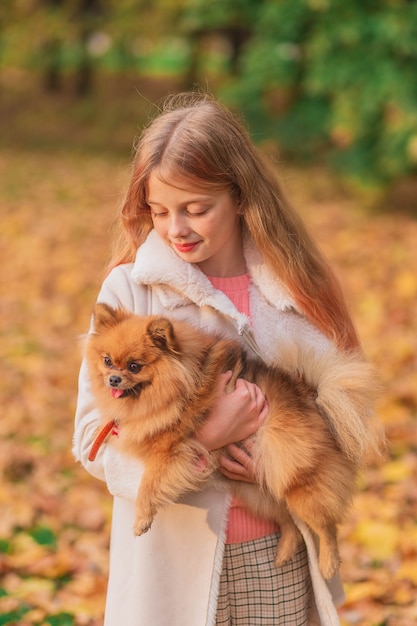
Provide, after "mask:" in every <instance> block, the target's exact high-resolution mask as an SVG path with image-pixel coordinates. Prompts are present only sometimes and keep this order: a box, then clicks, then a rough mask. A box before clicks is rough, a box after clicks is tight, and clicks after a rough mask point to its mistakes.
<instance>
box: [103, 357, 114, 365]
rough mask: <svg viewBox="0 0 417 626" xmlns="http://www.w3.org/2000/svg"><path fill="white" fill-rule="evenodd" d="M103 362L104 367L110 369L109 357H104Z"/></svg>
mask: <svg viewBox="0 0 417 626" xmlns="http://www.w3.org/2000/svg"><path fill="white" fill-rule="evenodd" d="M103 362H104V365H105V366H106V367H111V366H112V365H113V363H112V362H111V358H110V357H109V356H105V357H104V359H103Z"/></svg>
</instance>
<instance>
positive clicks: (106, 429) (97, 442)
mask: <svg viewBox="0 0 417 626" xmlns="http://www.w3.org/2000/svg"><path fill="white" fill-rule="evenodd" d="M110 434H112V435H115V436H116V437H117V436H118V434H119V427H118V425H117V422H116V420H111V422H107V424H106V425H105V426H103V428H102V429H101V430H100V431H99V433H98V435H97V437H96V438H95V439H94V441H93V445H92V446H91V450H90V454H89V455H88V460H89V461H95V459H96V456H97V453H98V451H99V450H100V448H101V446H102V444H103V443H104V442H105V441H106V439H107V437H108V436H109V435H110Z"/></svg>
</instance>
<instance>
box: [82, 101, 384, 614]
mask: <svg viewBox="0 0 417 626" xmlns="http://www.w3.org/2000/svg"><path fill="white" fill-rule="evenodd" d="M121 223H122V234H121V237H120V240H119V242H118V245H117V247H116V249H115V253H114V257H113V260H112V262H111V267H110V270H109V273H108V276H107V278H106V280H105V281H104V284H103V286H102V289H101V292H100V295H99V297H98V300H99V301H101V302H106V303H108V304H110V305H112V306H122V307H124V308H126V309H128V310H131V311H133V312H134V313H137V314H140V315H147V314H154V313H161V314H164V315H168V316H171V317H173V318H179V319H186V320H191V321H192V322H193V323H194V324H196V325H197V326H200V327H201V328H204V329H205V330H208V331H210V330H212V331H213V332H214V331H218V330H221V331H222V332H224V333H226V334H228V335H230V336H232V337H237V338H240V340H241V341H243V343H245V344H248V345H250V344H251V342H253V341H256V344H257V346H258V350H259V349H260V350H261V351H262V354H263V356H264V359H265V360H266V361H267V362H270V363H272V362H273V361H274V359H275V360H276V358H277V355H278V354H279V350H280V345H282V344H283V343H284V342H285V343H286V344H288V342H292V343H296V344H297V346H298V347H299V348H300V349H308V350H311V349H314V350H315V351H316V352H317V353H318V354H319V353H322V352H323V351H325V350H326V349H327V348H329V347H330V346H331V345H332V344H336V345H337V347H338V348H339V349H340V350H350V349H352V348H357V347H358V338H357V335H356V333H355V330H354V327H353V325H352V322H351V319H350V317H349V314H348V312H347V308H346V305H345V302H344V299H343V296H342V294H341V291H340V288H339V285H338V283H337V281H336V279H335V277H334V275H333V273H332V271H331V270H330V269H329V267H328V265H327V263H326V262H325V260H324V259H323V257H322V255H321V254H320V252H319V251H318V249H317V248H316V246H315V245H314V243H313V242H312V241H311V239H310V237H309V235H308V234H307V232H306V229H305V227H304V226H303V224H302V222H301V221H300V219H299V217H298V216H297V214H296V213H295V212H294V210H293V208H292V207H291V205H290V204H289V202H288V201H287V199H286V198H285V196H284V194H283V191H282V189H281V186H280V184H279V182H278V180H277V178H276V173H275V171H274V169H273V168H272V167H271V166H270V165H269V164H268V162H266V160H265V158H264V157H263V156H262V154H261V153H260V152H259V151H258V150H257V149H256V148H255V146H254V145H253V144H252V142H251V140H250V138H249V135H248V133H247V131H246V129H245V128H244V126H243V125H242V124H241V123H240V122H239V121H238V120H237V119H235V117H234V116H233V115H232V114H231V113H230V112H229V111H228V110H227V109H226V108H224V107H223V106H222V105H221V104H220V103H219V102H217V101H216V100H214V99H213V98H211V97H209V96H207V95H204V94H195V93H192V94H182V95H177V96H172V97H170V98H169V99H168V100H167V101H166V103H165V105H164V108H163V110H162V112H161V113H160V115H159V116H158V117H156V118H155V119H154V120H153V121H152V122H151V123H150V124H149V126H148V127H147V128H146V129H145V130H144V131H143V133H142V135H141V137H140V139H139V141H138V144H137V148H136V156H135V159H134V162H133V168H132V176H131V180H130V184H129V186H128V190H127V194H126V198H125V201H124V203H123V206H122V210H121ZM229 377H230V374H229V373H225V374H224V375H223V376H222V377H221V379H220V380H219V383H218V389H217V392H218V393H217V397H218V400H217V405H216V406H215V408H214V409H213V410H212V412H211V414H210V415H209V417H208V419H207V421H206V423H205V425H204V427H203V428H202V429H201V430H200V432H199V435H198V438H199V440H200V441H201V442H202V443H203V444H204V445H205V446H206V447H207V448H208V449H209V450H214V449H217V448H220V447H223V446H226V447H227V451H228V454H227V455H226V454H225V455H224V456H223V457H222V461H221V462H222V471H223V472H224V474H225V475H227V476H228V477H229V478H234V479H237V480H246V481H250V482H254V481H255V480H256V479H255V475H256V468H255V467H253V462H252V459H251V456H250V449H251V444H250V437H251V436H252V435H253V434H254V433H256V431H257V429H258V427H259V425H260V424H261V423H262V421H263V420H264V419H265V417H266V415H267V412H268V406H267V402H266V400H265V398H264V396H263V394H262V392H261V390H260V389H259V388H258V387H257V386H256V385H254V384H251V383H249V382H247V381H244V380H238V382H237V384H236V388H235V390H234V391H233V392H232V393H229V394H227V393H226V391H225V390H226V385H227V382H228V380H229ZM370 410H371V407H370ZM99 420H100V416H99V415H98V412H97V410H96V409H95V407H94V403H93V400H92V396H91V393H90V391H89V382H88V373H87V371H86V368H85V365H82V368H81V373H80V381H79V401H78V407H77V414H76V423H75V437H74V453H75V456H76V458H77V459H78V460H80V461H81V463H82V464H83V465H84V466H85V467H86V469H87V470H88V471H89V472H90V473H91V474H93V475H94V476H96V477H97V478H99V479H101V480H105V481H106V483H107V486H108V488H109V491H110V492H111V493H112V494H113V497H114V512H113V522H112V536H111V552H110V576H109V586H108V595H107V603H106V612H105V625H106V626H119V625H120V624H123V625H124V626H163V625H165V624H168V623H169V624H173V625H175V626H180V625H181V626H214V625H217V626H220V625H229V624H230V625H231V624H233V625H240V626H256V625H258V624H259V625H262V626H269V625H270V626H272V625H274V626H277V625H282V626H291V625H293V626H302V625H307V624H313V623H319V624H323V625H326V626H333V625H335V624H338V623H339V621H338V617H337V611H336V608H335V603H337V602H340V601H341V599H342V596H343V593H342V591H341V586H340V584H339V580H338V578H336V580H333V581H331V583H329V584H326V583H325V581H324V580H323V579H322V578H321V576H320V574H319V571H318V569H317V554H316V550H315V545H314V541H313V539H312V536H311V534H310V532H309V530H308V529H307V528H302V529H301V530H302V533H303V537H304V545H303V546H302V548H301V549H300V550H299V551H298V553H297V554H296V555H295V557H294V558H293V559H292V560H291V561H290V562H289V563H287V564H285V565H284V566H283V567H281V568H277V567H276V566H275V565H274V557H275V552H276V544H277V541H278V540H279V528H278V527H277V526H276V525H275V524H273V523H271V522H269V521H268V520H262V519H256V518H254V517H253V516H252V515H251V514H250V513H249V512H248V511H247V510H246V509H245V508H244V507H243V506H242V505H241V504H240V503H239V502H238V501H235V500H234V501H232V502H231V501H230V500H231V499H230V496H228V495H226V494H224V493H219V492H216V491H214V490H213V489H206V490H205V491H202V492H200V493H191V494H186V495H184V497H183V498H182V499H181V501H180V502H178V503H177V504H175V505H173V506H171V507H168V508H167V509H165V510H164V511H162V512H161V513H159V514H158V515H157V517H156V519H155V521H154V524H153V525H152V528H151V530H150V531H149V532H148V533H147V534H146V535H143V536H141V537H140V538H135V537H134V534H133V531H132V528H133V522H134V499H135V496H136V491H137V487H138V484H139V481H140V476H141V466H140V464H139V463H138V462H137V461H135V460H132V459H130V458H125V457H123V456H122V455H120V454H119V453H118V452H117V451H116V450H115V449H114V447H113V446H111V445H105V446H103V447H102V448H101V450H100V452H99V455H98V457H97V459H96V460H95V461H94V462H89V461H88V454H89V451H90V448H91V444H92V441H93V440H94V437H95V434H96V429H97V426H98V424H99ZM371 438H372V433H371V432H370V434H369V444H370V445H371ZM236 442H240V444H239V445H238V444H237V443H236ZM242 442H243V444H244V445H242ZM362 443H363V442H362ZM366 443H367V442H365V447H366ZM196 471H197V470H196Z"/></svg>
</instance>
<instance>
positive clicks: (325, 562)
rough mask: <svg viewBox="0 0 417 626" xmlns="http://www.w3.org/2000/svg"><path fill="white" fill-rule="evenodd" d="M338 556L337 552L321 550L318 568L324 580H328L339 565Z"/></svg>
mask: <svg viewBox="0 0 417 626" xmlns="http://www.w3.org/2000/svg"><path fill="white" fill-rule="evenodd" d="M340 562H341V561H340V557H339V555H338V553H330V552H329V553H325V552H321V553H320V556H319V569H320V572H321V575H322V576H323V578H324V579H325V580H330V578H333V576H334V575H335V574H336V572H337V570H338V569H339V567H340Z"/></svg>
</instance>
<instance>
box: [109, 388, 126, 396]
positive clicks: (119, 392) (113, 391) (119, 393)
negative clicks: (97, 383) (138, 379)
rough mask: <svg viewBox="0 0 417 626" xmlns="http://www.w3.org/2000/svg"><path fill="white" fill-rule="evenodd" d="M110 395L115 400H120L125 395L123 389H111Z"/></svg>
mask: <svg viewBox="0 0 417 626" xmlns="http://www.w3.org/2000/svg"><path fill="white" fill-rule="evenodd" d="M110 393H111V395H112V396H113V398H120V396H122V395H123V394H124V391H123V389H110Z"/></svg>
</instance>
